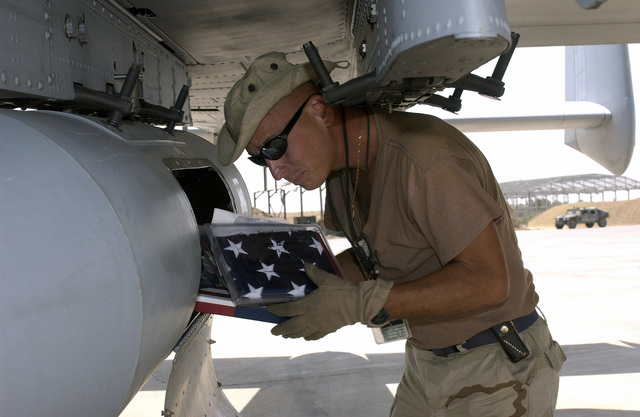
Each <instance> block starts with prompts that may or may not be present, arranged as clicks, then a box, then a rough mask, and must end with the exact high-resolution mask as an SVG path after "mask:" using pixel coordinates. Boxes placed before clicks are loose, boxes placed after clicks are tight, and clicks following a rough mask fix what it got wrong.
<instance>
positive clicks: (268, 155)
mask: <svg viewBox="0 0 640 417" xmlns="http://www.w3.org/2000/svg"><path fill="white" fill-rule="evenodd" d="M316 94H318V93H313V94H311V95H310V96H309V97H307V99H306V100H305V101H304V103H302V104H301V105H300V108H299V109H298V111H296V113H295V114H294V115H293V117H292V118H291V120H290V121H289V123H287V126H285V128H284V130H283V131H282V133H280V134H279V135H278V136H274V137H273V138H271V139H269V140H268V141H266V142H265V143H264V145H262V149H260V155H251V156H250V157H249V160H250V161H251V162H253V163H254V164H257V165H260V166H263V167H266V166H267V161H266V159H269V160H271V161H275V160H276V159H280V158H282V156H283V155H284V153H285V152H286V151H287V137H288V136H289V132H291V129H293V126H294V125H295V124H296V122H297V121H298V119H299V118H300V116H301V115H302V110H303V109H304V106H305V105H306V104H307V101H309V99H310V98H311V97H313V96H315V95H316Z"/></svg>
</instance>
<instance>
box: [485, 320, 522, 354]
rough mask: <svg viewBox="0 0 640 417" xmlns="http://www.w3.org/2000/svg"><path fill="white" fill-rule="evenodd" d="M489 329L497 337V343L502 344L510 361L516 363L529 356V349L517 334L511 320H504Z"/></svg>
mask: <svg viewBox="0 0 640 417" xmlns="http://www.w3.org/2000/svg"><path fill="white" fill-rule="evenodd" d="M491 331H492V332H493V334H494V335H495V336H496V339H498V343H500V346H502V350H504V351H505V353H506V354H507V356H508V357H509V359H510V360H511V362H513V363H516V362H518V361H520V360H522V359H524V358H526V357H527V356H529V349H527V347H526V346H525V345H524V342H523V341H522V339H521V338H520V336H519V335H518V331H517V330H516V328H515V326H514V325H513V322H510V321H506V322H504V323H500V324H496V325H495V326H493V327H491Z"/></svg>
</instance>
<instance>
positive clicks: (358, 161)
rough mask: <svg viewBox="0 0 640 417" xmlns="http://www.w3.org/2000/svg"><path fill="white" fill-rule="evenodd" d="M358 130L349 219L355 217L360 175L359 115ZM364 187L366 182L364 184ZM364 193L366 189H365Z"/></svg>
mask: <svg viewBox="0 0 640 417" xmlns="http://www.w3.org/2000/svg"><path fill="white" fill-rule="evenodd" d="M358 120H359V121H360V132H359V133H358V153H357V154H356V180H355V181H354V184H353V192H352V193H351V195H350V200H351V220H353V219H354V218H355V217H356V201H355V200H356V194H357V193H358V177H359V176H360V143H361V142H362V117H359V118H358ZM365 188H366V184H365ZM365 193H366V190H365Z"/></svg>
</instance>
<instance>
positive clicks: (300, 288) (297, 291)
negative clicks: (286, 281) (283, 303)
mask: <svg viewBox="0 0 640 417" xmlns="http://www.w3.org/2000/svg"><path fill="white" fill-rule="evenodd" d="M291 284H292V285H293V289H292V290H291V291H289V294H291V295H292V296H294V297H303V296H304V295H305V293H304V289H305V287H306V285H304V284H303V285H296V283H295V282H292V283H291Z"/></svg>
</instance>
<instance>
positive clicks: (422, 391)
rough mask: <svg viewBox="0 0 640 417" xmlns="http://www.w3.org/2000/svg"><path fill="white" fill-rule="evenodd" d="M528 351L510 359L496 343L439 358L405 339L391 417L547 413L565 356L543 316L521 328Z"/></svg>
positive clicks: (550, 410) (498, 416) (549, 413)
mask: <svg viewBox="0 0 640 417" xmlns="http://www.w3.org/2000/svg"><path fill="white" fill-rule="evenodd" d="M520 337H521V338H522V340H523V341H524V343H525V344H526V346H527V348H528V349H529V352H530V356H529V357H527V358H525V359H523V360H521V361H520V362H518V363H512V362H511V361H510V360H509V359H508V358H507V355H506V354H505V353H504V351H503V350H502V348H501V347H500V346H499V345H498V343H492V344H490V345H485V346H479V347H476V348H473V349H469V350H467V351H465V352H460V353H454V354H450V355H448V356H447V357H438V356H436V355H434V354H433V353H432V352H431V351H429V350H421V349H416V348H414V347H413V346H411V345H410V344H409V343H407V347H406V353H405V362H406V368H405V371H404V375H403V377H402V381H401V382H400V385H399V386H398V391H397V394H396V398H395V400H394V402H393V406H392V407H391V416H392V417H417V416H424V417H427V416H428V417H432V416H433V417H435V416H438V417H440V416H442V417H461V416H474V417H480V416H496V417H508V416H512V417H518V416H548V417H551V416H552V415H553V412H554V410H555V405H556V398H557V395H558V383H559V376H558V371H559V370H560V368H561V366H562V363H563V362H564V361H565V360H566V356H565V355H564V353H563V352H562V349H561V348H560V345H558V344H557V343H556V342H555V341H553V340H552V338H551V334H550V333H549V329H548V327H547V324H546V322H545V321H544V320H543V319H542V318H539V319H538V320H537V321H536V322H535V323H534V324H533V325H532V326H531V327H529V328H528V329H527V330H525V331H523V332H522V333H520Z"/></svg>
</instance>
